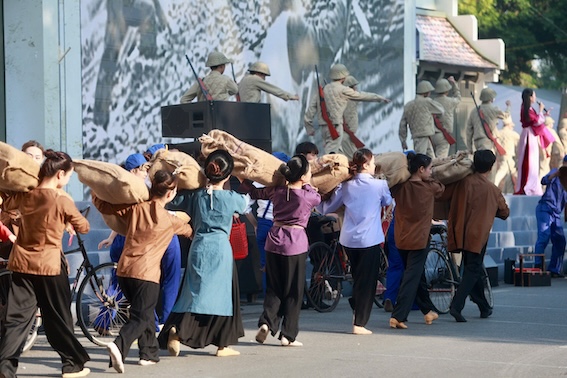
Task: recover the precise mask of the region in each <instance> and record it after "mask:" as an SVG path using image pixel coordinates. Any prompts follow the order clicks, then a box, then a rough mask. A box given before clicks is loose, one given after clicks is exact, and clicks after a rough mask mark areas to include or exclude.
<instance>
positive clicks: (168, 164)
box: [148, 149, 207, 190]
mask: <svg viewBox="0 0 567 378" xmlns="http://www.w3.org/2000/svg"><path fill="white" fill-rule="evenodd" d="M160 169H163V170H166V171H168V172H176V174H177V177H178V182H177V186H178V188H179V189H189V190H193V189H198V188H204V187H205V186H206V185H207V177H205V174H204V173H203V170H202V169H201V167H200V166H199V163H197V161H196V160H195V159H193V158H192V157H191V156H189V155H187V154H186V153H184V152H181V151H170V150H166V149H161V150H158V151H157V152H156V153H155V154H154V156H153V157H152V160H151V166H150V169H149V170H148V176H149V177H150V179H153V177H154V175H155V173H156V172H157V171H159V170H160Z"/></svg>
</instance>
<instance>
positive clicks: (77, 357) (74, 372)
mask: <svg viewBox="0 0 567 378" xmlns="http://www.w3.org/2000/svg"><path fill="white" fill-rule="evenodd" d="M72 173H73V166H72V161H71V158H70V157H69V155H67V154H66V153H64V152H55V151H53V150H47V151H45V161H44V162H43V165H42V166H41V169H40V171H39V180H40V181H39V186H38V187H37V188H35V189H34V190H32V191H30V192H28V193H16V194H14V195H11V196H9V197H7V198H5V201H4V204H3V206H2V208H3V209H4V210H16V209H17V210H19V211H20V213H21V225H20V230H19V233H18V237H17V239H16V242H15V243H14V247H13V248H12V252H11V254H10V259H9V262H8V269H10V270H11V271H12V285H11V287H10V292H9V294H8V309H7V314H6V334H5V335H4V337H2V340H1V341H0V376H5V377H15V376H16V370H17V368H18V360H19V357H20V353H21V350H22V347H23V345H24V343H25V341H26V337H27V335H28V333H29V329H30V327H31V323H32V321H33V320H34V318H35V313H36V308H37V307H39V308H40V309H41V314H42V317H43V324H44V328H45V334H46V336H47V340H48V341H49V343H50V344H51V346H52V347H53V349H55V351H56V352H57V353H59V355H60V356H61V361H62V363H63V368H62V372H63V377H64V378H70V377H83V376H86V375H87V374H89V372H90V370H89V369H88V368H85V367H84V364H85V362H87V361H88V360H89V359H90V358H89V355H88V354H87V352H86V351H85V349H84V348H83V347H82V346H81V344H80V343H79V341H78V340H77V338H76V337H75V335H74V334H73V318H72V316H71V310H70V308H69V304H70V303H71V291H70V288H69V277H68V275H67V272H68V266H67V262H66V260H65V257H64V255H63V253H62V245H61V239H62V237H63V232H64V230H65V225H66V223H70V224H71V225H72V226H73V228H74V229H75V232H79V233H82V234H84V233H87V232H88V231H89V222H88V221H87V220H86V219H85V218H84V217H83V216H82V215H81V213H80V212H79V211H78V210H77V208H76V207H75V204H74V202H73V200H72V199H71V198H70V197H69V196H68V195H66V194H65V193H64V192H63V191H62V190H61V188H62V187H63V186H65V185H67V182H68V181H69V178H70V177H71V174H72Z"/></svg>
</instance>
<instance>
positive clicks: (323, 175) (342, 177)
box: [309, 154, 351, 194]
mask: <svg viewBox="0 0 567 378" xmlns="http://www.w3.org/2000/svg"><path fill="white" fill-rule="evenodd" d="M309 165H310V166H311V174H312V175H313V177H312V178H311V184H312V185H313V186H314V187H316V188H317V189H319V194H326V193H329V192H331V191H332V190H334V189H335V188H336V187H337V185H339V184H340V183H341V182H343V181H346V180H348V179H349V178H350V177H351V174H350V172H349V170H348V158H347V157H346V156H345V155H341V154H330V155H323V156H321V157H320V158H318V159H317V160H314V161H312V162H310V163H309Z"/></svg>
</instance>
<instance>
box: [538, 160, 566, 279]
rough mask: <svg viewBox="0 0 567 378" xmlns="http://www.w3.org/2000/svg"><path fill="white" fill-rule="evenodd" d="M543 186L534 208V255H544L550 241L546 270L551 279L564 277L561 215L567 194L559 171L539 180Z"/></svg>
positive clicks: (563, 244)
mask: <svg viewBox="0 0 567 378" xmlns="http://www.w3.org/2000/svg"><path fill="white" fill-rule="evenodd" d="M563 166H564V167H565V166H567V155H566V156H565V157H564V158H563ZM541 184H542V185H545V186H546V188H545V193H543V196H541V199H540V200H539V203H538V204H537V207H536V219H537V241H536V244H535V253H536V254H540V253H545V247H547V244H548V243H549V240H550V239H551V244H552V248H551V260H550V262H549V265H548V266H547V270H548V271H549V272H551V277H564V275H563V254H564V253H565V234H564V233H563V225H562V224H561V213H563V210H564V209H565V204H566V203H567V192H566V191H565V189H564V188H563V186H562V185H561V183H560V182H559V170H558V169H557V168H554V169H552V170H551V171H550V172H549V173H548V174H547V175H545V176H544V177H543V178H542V179H541ZM535 263H536V266H538V265H539V264H541V257H537V258H536V261H535Z"/></svg>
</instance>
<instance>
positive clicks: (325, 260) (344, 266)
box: [305, 216, 388, 312]
mask: <svg viewBox="0 0 567 378" xmlns="http://www.w3.org/2000/svg"><path fill="white" fill-rule="evenodd" d="M318 222H319V224H320V226H321V227H328V228H330V229H331V230H332V229H333V224H334V223H335V222H337V219H336V218H334V217H331V216H322V217H321V218H320V219H319V220H318ZM329 235H330V241H329V243H328V244H327V243H325V242H322V241H317V242H315V243H313V244H311V245H310V246H309V252H308V266H311V267H312V273H311V279H310V281H309V282H308V283H306V285H305V295H306V297H307V301H308V303H309V305H310V306H311V307H313V308H314V309H315V310H316V311H318V312H331V311H333V310H334V309H335V308H336V307H337V305H338V304H339V301H340V299H341V293H342V282H343V281H345V280H347V281H351V282H352V273H351V271H350V264H349V261H348V257H347V255H346V252H345V251H344V249H343V248H342V246H341V245H340V243H339V232H338V231H333V232H331V233H330V234H329ZM387 269H388V259H387V257H386V255H385V252H384V250H383V249H382V251H381V255H380V264H379V267H378V284H377V291H376V297H375V298H374V303H375V304H376V305H377V306H378V307H383V306H382V299H381V296H382V293H383V292H384V290H385V284H386V271H387Z"/></svg>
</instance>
